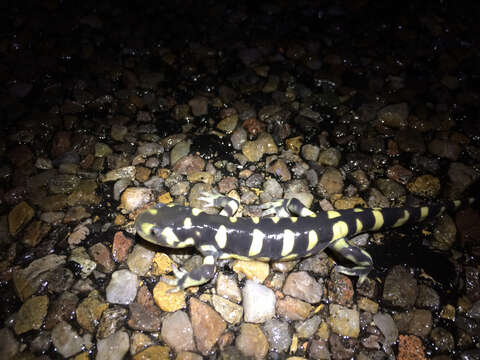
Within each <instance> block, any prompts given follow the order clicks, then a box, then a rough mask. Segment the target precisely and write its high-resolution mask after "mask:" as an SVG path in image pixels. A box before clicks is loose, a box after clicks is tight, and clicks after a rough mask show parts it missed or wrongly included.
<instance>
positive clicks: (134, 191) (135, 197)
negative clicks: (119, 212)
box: [119, 187, 153, 212]
mask: <svg viewBox="0 0 480 360" xmlns="http://www.w3.org/2000/svg"><path fill="white" fill-rule="evenodd" d="M120 199H121V203H120V206H119V207H120V208H121V209H125V210H126V211H128V212H132V211H135V210H136V209H138V208H141V207H142V206H145V205H146V204H148V203H150V202H151V201H152V200H153V193H152V190H151V189H148V188H136V187H135V188H133V187H130V188H127V189H126V190H125V191H124V192H123V193H122V196H121V198H120Z"/></svg>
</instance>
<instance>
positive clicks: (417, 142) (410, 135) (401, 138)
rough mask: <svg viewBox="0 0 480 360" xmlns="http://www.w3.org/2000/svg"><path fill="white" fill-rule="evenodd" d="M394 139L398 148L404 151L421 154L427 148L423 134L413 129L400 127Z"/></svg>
mask: <svg viewBox="0 0 480 360" xmlns="http://www.w3.org/2000/svg"><path fill="white" fill-rule="evenodd" d="M395 141H396V142H397V144H398V147H399V148H400V150H401V151H404V152H406V153H413V154H423V153H424V152H425V151H426V149H427V147H426V145H425V142H424V139H423V134H422V133H421V132H420V131H418V130H415V129H410V128H405V129H401V130H400V131H398V132H397V134H396V135H395Z"/></svg>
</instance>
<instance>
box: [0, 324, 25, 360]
mask: <svg viewBox="0 0 480 360" xmlns="http://www.w3.org/2000/svg"><path fill="white" fill-rule="evenodd" d="M19 349H20V344H19V343H18V342H17V340H16V339H15V336H14V335H13V333H12V332H11V331H10V329H8V328H2V329H0V351H1V353H2V354H3V356H5V359H13V358H14V356H15V355H16V354H17V353H18V352H19Z"/></svg>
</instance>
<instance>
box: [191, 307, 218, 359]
mask: <svg viewBox="0 0 480 360" xmlns="http://www.w3.org/2000/svg"><path fill="white" fill-rule="evenodd" d="M190 318H191V319H192V328H193V334H194V336H195V342H196V344H197V348H198V351H200V352H201V353H202V354H204V355H206V354H208V353H209V352H210V350H211V349H212V347H213V346H214V345H215V343H216V342H217V340H218V338H219V337H220V335H221V334H222V333H223V332H224V331H225V329H226V327H227V325H226V323H225V321H224V320H223V319H222V318H221V317H220V315H218V313H217V312H215V310H213V309H212V308H211V307H210V306H208V305H207V304H205V303H203V302H201V301H200V300H198V299H196V298H191V299H190Z"/></svg>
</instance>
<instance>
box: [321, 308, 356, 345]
mask: <svg viewBox="0 0 480 360" xmlns="http://www.w3.org/2000/svg"><path fill="white" fill-rule="evenodd" d="M329 309H330V317H329V318H328V322H329V323H330V326H331V327H332V331H333V332H335V333H337V334H338V335H341V336H348V337H353V338H356V337H358V335H359V333H360V317H359V312H358V311H357V310H352V309H348V308H346V307H344V306H341V305H337V304H330V307H329Z"/></svg>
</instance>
